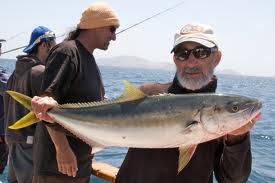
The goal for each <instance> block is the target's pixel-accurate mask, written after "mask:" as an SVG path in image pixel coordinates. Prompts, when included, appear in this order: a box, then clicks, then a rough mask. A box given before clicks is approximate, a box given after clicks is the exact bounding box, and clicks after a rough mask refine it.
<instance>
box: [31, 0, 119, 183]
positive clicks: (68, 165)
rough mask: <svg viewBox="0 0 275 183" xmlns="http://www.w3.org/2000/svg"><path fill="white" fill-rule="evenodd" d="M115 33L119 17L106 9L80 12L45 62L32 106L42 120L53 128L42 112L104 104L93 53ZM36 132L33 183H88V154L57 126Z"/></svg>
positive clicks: (98, 7)
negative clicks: (78, 104) (66, 105)
mask: <svg viewBox="0 0 275 183" xmlns="http://www.w3.org/2000/svg"><path fill="white" fill-rule="evenodd" d="M118 27H119V19H118V15H117V13H116V12H115V10H114V9H113V8H111V7H110V6H109V5H108V4H106V3H93V4H91V5H90V6H89V7H88V8H87V9H86V10H84V12H83V13H82V16H81V19H80V21H79V23H78V25H77V27H76V29H75V30H74V31H72V32H70V33H69V36H68V38H67V39H66V40H65V41H64V42H62V43H61V44H59V45H57V46H56V47H55V48H53V50H52V51H51V53H50V55H49V57H48V58H47V61H46V69H45V75H44V79H43V84H42V93H41V94H42V96H41V97H38V96H36V97H34V98H33V99H32V103H31V104H32V108H33V112H34V113H35V114H36V116H37V117H38V118H39V119H40V120H44V121H48V122H54V119H52V118H50V117H49V116H48V115H47V114H46V112H47V110H48V109H50V108H53V107H55V106H57V105H58V104H64V103H76V102H93V101H100V100H103V99H104V93H105V92H104V87H103V83H102V79H101V74H100V71H99V68H98V66H97V64H96V61H95V58H94V56H93V52H94V50H95V49H101V50H107V49H108V47H109V44H110V41H115V40H116V33H115V32H116V29H117V28H118ZM37 130H39V131H37V134H38V138H37V139H38V142H37V143H35V146H36V145H37V146H36V147H35V152H36V153H35V156H34V160H35V161H34V162H35V164H34V167H35V168H34V174H35V175H34V178H33V182H34V183H42V182H43V183H55V182H56V183H58V182H66V183H76V182H77V183H88V182H89V180H90V175H91V163H92V155H91V150H92V148H91V147H90V146H89V145H88V144H86V143H85V142H83V141H82V140H81V139H78V138H76V137H75V136H74V135H72V134H71V133H69V132H68V131H66V130H65V129H63V128H61V127H60V126H59V125H58V124H57V123H53V124H47V123H39V124H38V129H37ZM38 132H39V133H38Z"/></svg>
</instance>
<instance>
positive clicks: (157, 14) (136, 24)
mask: <svg viewBox="0 0 275 183" xmlns="http://www.w3.org/2000/svg"><path fill="white" fill-rule="evenodd" d="M183 3H184V1H181V2H179V3H177V4H175V5H174V6H171V7H169V8H167V9H165V10H163V11H160V12H158V13H156V14H154V15H153V16H150V17H148V18H146V19H144V20H141V21H140V22H137V23H135V24H133V25H131V26H129V27H127V28H125V29H123V30H121V31H119V32H118V33H116V35H118V34H120V33H122V32H125V31H127V30H129V29H131V28H133V27H135V26H138V25H140V24H142V23H143V22H146V21H148V20H150V19H152V18H154V17H157V16H159V15H161V14H163V13H165V12H167V11H170V10H172V9H174V8H176V7H178V6H180V5H182V4H183ZM63 36H65V34H62V35H60V36H59V37H57V38H60V37H63ZM25 47H27V46H21V47H18V48H14V49H11V50H8V51H5V52H2V55H3V54H5V53H9V52H13V51H16V50H19V49H22V48H25Z"/></svg>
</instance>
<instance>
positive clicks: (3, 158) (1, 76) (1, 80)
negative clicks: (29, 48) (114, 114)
mask: <svg viewBox="0 0 275 183" xmlns="http://www.w3.org/2000/svg"><path fill="white" fill-rule="evenodd" d="M2 42H5V40H4V39H0V56H1V54H2ZM7 80H8V79H7V75H6V71H5V70H4V68H3V67H2V66H1V65H0V174H2V173H3V171H4V169H5V167H6V165H7V161H8V146H7V145H6V143H5V134H4V100H3V94H4V92H5V91H6V87H7Z"/></svg>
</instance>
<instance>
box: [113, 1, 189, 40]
mask: <svg viewBox="0 0 275 183" xmlns="http://www.w3.org/2000/svg"><path fill="white" fill-rule="evenodd" d="M183 3H184V1H181V2H180V3H178V4H176V5H174V6H171V7H170V8H167V9H165V10H163V11H161V12H159V13H156V14H155V15H153V16H151V17H148V18H146V19H144V20H142V21H140V22H138V23H136V24H134V25H131V26H130V27H127V28H126V29H123V30H121V31H119V32H118V33H116V35H118V34H120V33H122V32H125V31H127V30H129V29H131V28H133V27H135V26H137V25H139V24H142V23H143V22H146V21H147V20H150V19H152V18H154V17H156V16H159V15H161V14H163V13H165V12H167V11H170V10H172V9H174V8H176V7H178V6H180V5H182V4H183Z"/></svg>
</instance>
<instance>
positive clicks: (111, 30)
mask: <svg viewBox="0 0 275 183" xmlns="http://www.w3.org/2000/svg"><path fill="white" fill-rule="evenodd" d="M110 32H111V33H112V34H114V33H116V27H115V26H111V27H110Z"/></svg>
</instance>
